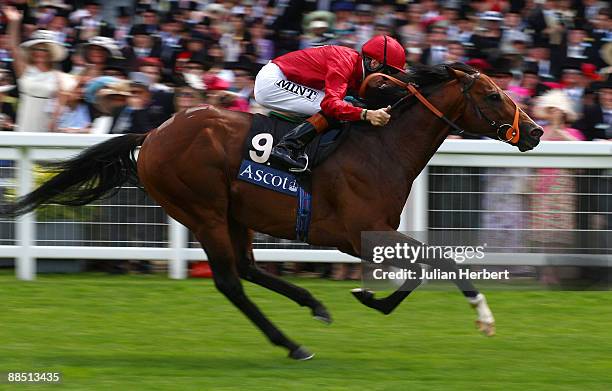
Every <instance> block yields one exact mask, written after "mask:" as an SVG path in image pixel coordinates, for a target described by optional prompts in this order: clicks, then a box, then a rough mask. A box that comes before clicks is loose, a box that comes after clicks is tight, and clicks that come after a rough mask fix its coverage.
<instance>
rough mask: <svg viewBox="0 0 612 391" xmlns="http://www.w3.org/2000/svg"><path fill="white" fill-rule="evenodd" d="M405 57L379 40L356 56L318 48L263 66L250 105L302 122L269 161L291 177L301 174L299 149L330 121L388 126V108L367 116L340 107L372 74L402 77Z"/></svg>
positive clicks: (383, 38)
mask: <svg viewBox="0 0 612 391" xmlns="http://www.w3.org/2000/svg"><path fill="white" fill-rule="evenodd" d="M405 64H406V54H405V50H404V48H403V47H402V45H401V44H400V43H399V42H398V41H396V40H395V39H393V38H391V37H389V36H386V35H379V36H376V37H374V38H372V39H370V40H369V41H367V42H366V43H365V44H364V45H363V47H362V48H361V53H359V52H357V51H356V50H354V49H351V48H348V47H344V46H333V45H329V46H321V47H316V48H309V49H303V50H298V51H295V52H291V53H287V54H285V55H282V56H280V57H277V58H275V59H273V60H272V61H270V62H269V63H268V64H267V65H265V66H264V67H263V68H262V69H261V70H260V71H259V73H258V74H257V77H256V78H255V91H254V94H255V100H256V101H257V102H258V103H259V104H261V105H262V106H264V107H267V108H270V109H273V110H279V111H284V112H290V113H294V114H299V115H310V116H311V117H310V118H308V119H307V120H306V122H304V123H302V124H300V125H299V126H297V127H296V128H294V129H293V130H291V131H290V132H289V133H287V134H286V135H285V136H284V137H283V138H282V139H281V140H280V141H279V142H278V144H277V145H276V146H275V147H274V148H273V149H272V154H271V157H272V158H274V159H275V160H277V161H279V162H280V163H282V164H284V165H286V166H288V167H289V168H290V169H292V171H302V170H304V169H305V168H306V159H305V158H304V149H305V147H306V145H308V143H309V142H310V141H312V139H314V138H315V136H316V135H317V134H318V133H321V132H324V131H325V130H327V128H328V126H329V124H328V122H329V121H331V120H340V121H359V120H365V121H368V122H370V123H371V124H372V125H375V126H384V125H386V124H387V122H388V121H389V118H390V115H389V113H388V112H387V111H388V108H383V109H379V110H366V109H361V108H359V107H356V106H353V105H351V104H350V103H348V102H346V101H344V98H345V97H346V95H347V91H349V90H351V91H357V90H359V87H360V85H361V82H362V81H363V80H364V79H365V77H366V76H367V75H368V74H370V73H373V72H383V73H392V72H403V71H404V66H405Z"/></svg>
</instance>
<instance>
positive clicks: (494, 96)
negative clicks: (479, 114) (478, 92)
mask: <svg viewBox="0 0 612 391" xmlns="http://www.w3.org/2000/svg"><path fill="white" fill-rule="evenodd" d="M488 98H489V99H490V100H492V101H493V102H500V101H501V95H500V94H498V93H497V92H495V93H493V94H490V95H489V96H488Z"/></svg>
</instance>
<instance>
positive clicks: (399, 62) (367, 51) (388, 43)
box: [361, 35, 406, 71]
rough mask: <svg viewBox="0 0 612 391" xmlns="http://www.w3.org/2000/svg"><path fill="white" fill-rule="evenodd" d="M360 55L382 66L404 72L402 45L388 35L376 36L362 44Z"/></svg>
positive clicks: (404, 63) (404, 53)
mask: <svg viewBox="0 0 612 391" xmlns="http://www.w3.org/2000/svg"><path fill="white" fill-rule="evenodd" d="M361 53H362V55H363V56H365V57H370V58H373V59H374V60H376V61H378V62H379V63H381V64H382V66H381V67H380V69H382V68H383V67H384V66H385V65H386V66H389V67H391V68H395V69H397V70H399V71H404V66H405V65H406V51H405V50H404V47H403V46H402V44H400V43H399V42H397V40H395V39H394V38H391V37H390V36H388V35H377V36H375V37H374V38H372V39H370V40H369V41H368V42H366V43H364V44H363V47H362V48H361Z"/></svg>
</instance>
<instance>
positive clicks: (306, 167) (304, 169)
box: [289, 153, 309, 173]
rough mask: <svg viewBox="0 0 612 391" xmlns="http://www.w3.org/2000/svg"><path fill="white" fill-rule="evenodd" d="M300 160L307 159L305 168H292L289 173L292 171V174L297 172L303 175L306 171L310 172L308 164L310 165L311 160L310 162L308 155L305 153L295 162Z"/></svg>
mask: <svg viewBox="0 0 612 391" xmlns="http://www.w3.org/2000/svg"><path fill="white" fill-rule="evenodd" d="M300 159H305V160H306V164H304V168H295V167H292V168H290V169H289V171H291V172H297V173H301V172H306V171H308V163H309V160H308V155H307V154H305V153H303V154H302V155H301V156H298V158H297V159H295V161H296V162H297V161H299V160H300Z"/></svg>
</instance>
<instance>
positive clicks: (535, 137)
mask: <svg viewBox="0 0 612 391" xmlns="http://www.w3.org/2000/svg"><path fill="white" fill-rule="evenodd" d="M446 69H447V71H448V73H449V75H450V76H451V77H452V78H455V79H457V80H458V82H459V85H460V87H461V92H462V95H463V99H465V105H463V107H464V112H463V113H462V114H461V115H460V117H459V118H458V119H457V125H459V127H461V128H462V129H465V131H466V132H469V133H472V134H477V135H481V136H486V137H490V138H493V139H499V140H501V141H504V142H507V143H509V144H511V145H514V146H516V147H518V149H519V150H520V151H521V152H525V151H528V150H531V149H533V148H535V147H536V146H537V145H538V143H539V142H540V137H541V136H542V134H544V131H543V130H542V128H541V127H540V126H539V125H538V124H536V123H535V122H534V121H533V120H532V119H531V118H529V116H528V115H527V114H526V113H525V112H524V111H523V110H521V109H520V108H519V106H518V105H517V104H516V103H515V102H514V101H513V100H512V99H511V98H510V97H509V96H508V95H507V94H506V93H505V92H504V91H502V90H501V89H500V88H499V87H498V86H497V85H496V84H495V83H494V82H493V81H492V80H491V79H490V78H489V77H488V76H485V75H482V74H480V73H478V72H476V73H468V72H464V71H462V70H458V69H454V68H453V67H451V66H447V67H446Z"/></svg>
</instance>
